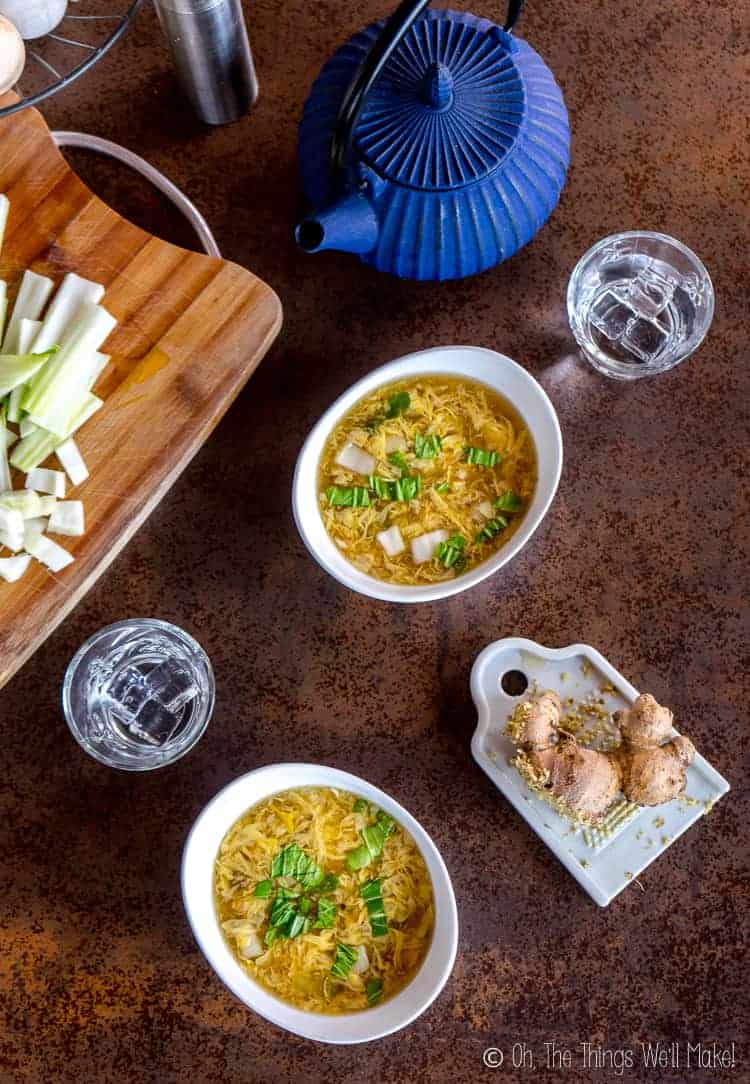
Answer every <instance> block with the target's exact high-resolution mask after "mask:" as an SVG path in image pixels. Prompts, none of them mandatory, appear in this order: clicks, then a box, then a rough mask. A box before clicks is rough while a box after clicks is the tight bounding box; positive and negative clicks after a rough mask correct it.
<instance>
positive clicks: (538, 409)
mask: <svg viewBox="0 0 750 1084" xmlns="http://www.w3.org/2000/svg"><path fill="white" fill-rule="evenodd" d="M428 373H429V374H441V375H446V376H459V377H460V376H465V377H468V378H469V379H471V380H477V381H479V382H480V383H482V384H487V385H488V386H489V387H490V388H493V389H494V390H495V391H497V392H499V393H500V394H501V395H504V396H505V398H506V399H508V400H509V401H510V402H511V403H512V404H513V406H514V407H515V408H516V410H517V411H518V413H519V414H520V415H521V417H522V418H523V420H524V422H525V423H526V425H527V427H528V429H529V432H530V433H531V436H532V438H533V440H534V444H535V445H536V454H537V466H538V474H539V477H538V481H537V487H536V492H535V493H534V498H533V500H532V502H531V504H530V506H529V508H528V509H527V510H526V515H525V516H524V519H523V522H522V524H521V526H520V527H519V528H518V530H517V531H516V532H515V533H514V534H513V535H512V536H511V538H510V539H509V540H508V542H507V543H506V545H504V546H502V547H501V548H500V549H499V550H498V551H497V552H496V553H493V554H492V556H491V557H489V558H488V559H487V560H486V561H484V562H482V564H481V565H478V566H477V567H476V568H472V569H470V571H468V572H465V573H464V574H463V575H461V576H457V577H456V578H455V579H454V580H448V581H445V582H443V583H437V584H430V585H427V586H425V587H410V586H404V585H401V584H395V583H385V582H384V581H383V580H377V579H375V577H374V576H368V575H366V573H364V572H360V571H359V569H357V568H355V567H354V565H352V564H350V563H349V561H347V560H346V558H345V557H344V556H343V554H342V553H341V551H340V550H339V549H338V547H337V546H336V545H335V543H334V542H333V541H332V540H331V538H330V537H329V535H328V533H327V531H326V529H325V527H324V526H323V520H322V518H321V515H320V506H319V503H318V477H317V475H318V463H319V462H320V457H321V454H322V452H323V447H324V445H325V442H326V440H327V438H328V436H329V434H330V433H331V431H332V430H333V429H334V428H335V426H336V425H337V423H338V421H339V420H340V418H341V417H342V416H343V415H344V414H346V413H347V411H349V410H350V409H351V408H352V407H353V406H354V404H355V403H357V402H358V401H359V400H360V399H362V398H364V396H366V395H369V393H370V392H372V391H374V390H375V389H376V388H379V387H381V386H383V385H386V384H392V383H394V382H395V381H397V380H404V379H408V377H410V376H417V375H424V374H428ZM561 470H562V435H561V433H560V424H559V422H558V420H557V415H556V414H555V408H554V407H553V406H552V403H551V402H550V401H549V399H548V397H547V394H546V392H545V391H544V389H543V388H542V387H541V385H540V384H538V383H537V381H536V380H534V378H533V376H530V375H529V373H527V372H526V370H525V369H523V368H521V366H520V365H517V364H516V362H515V361H511V359H510V358H508V357H506V356H505V355H504V354H497V353H495V351H494V350H485V349H483V348H482V347H479V346H439V347H435V348H434V349H431V350H422V351H420V352H419V353H417V354H408V355H407V356H406V357H403V358H399V359H398V360H397V361H391V362H389V363H388V364H387V365H382V366H381V367H380V368H379V369H375V370H373V372H371V373H368V375H367V376H365V377H363V378H362V380H359V381H357V383H356V384H353V385H352V387H351V388H349V390H348V391H346V392H344V394H343V395H341V396H340V397H339V398H338V399H337V400H336V402H335V403H334V404H333V406H331V407H329V409H328V410H327V411H326V412H325V414H324V415H323V417H322V418H321V419H320V421H319V422H318V423H317V425H316V426H315V427H314V428H313V430H312V431H311V433H310V435H309V436H308V438H307V440H306V441H305V443H304V445H303V446H302V450H301V452H300V454H299V457H298V459H297V467H296V470H295V472H294V482H293V485H292V506H293V510H294V519H295V522H296V524H297V528H298V530H299V533H300V534H301V536H302V540H303V542H304V543H305V545H306V546H307V548H308V550H309V551H310V553H311V554H312V555H313V557H314V558H315V560H316V561H317V562H318V563H319V564H320V565H322V567H323V568H324V569H325V570H326V571H327V572H330V574H331V575H332V576H334V577H335V578H336V579H337V580H338V581H339V582H340V583H343V584H345V585H346V586H347V587H351V589H352V590H353V591H359V592H360V594H363V595H369V596H370V597H371V598H379V599H384V600H385V601H387V602H433V601H434V600H435V599H439V598H447V597H448V596H449V595H457V594H459V592H461V591H466V590H467V589H468V588H469V587H473V586H474V585H475V584H477V583H480V582H481V581H482V580H484V579H486V578H487V577H488V576H491V575H492V573H493V572H497V570H498V569H499V568H502V567H503V565H505V564H507V563H508V561H510V559H511V558H512V557H515V555H516V554H517V553H518V551H519V550H520V549H522V548H523V547H524V546H525V545H526V543H527V542H528V541H529V539H530V538H531V536H532V535H533V533H534V531H535V530H536V529H537V527H538V526H539V524H540V523H541V522H542V520H543V519H544V516H545V515H546V513H547V509H548V508H549V506H550V504H551V503H552V499H553V497H554V496H555V492H556V490H557V484H558V482H559V481H560V471H561Z"/></svg>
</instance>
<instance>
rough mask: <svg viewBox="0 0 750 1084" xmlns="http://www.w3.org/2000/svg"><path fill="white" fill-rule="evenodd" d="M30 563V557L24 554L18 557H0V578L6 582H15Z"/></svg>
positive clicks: (24, 572)
mask: <svg viewBox="0 0 750 1084" xmlns="http://www.w3.org/2000/svg"><path fill="white" fill-rule="evenodd" d="M30 564H31V558H30V557H29V556H27V555H26V554H22V555H21V556H20V557H0V579H2V580H5V582H6V583H15V582H16V580H20V579H21V576H24V575H25V574H26V570H27V569H28V567H29V565H30Z"/></svg>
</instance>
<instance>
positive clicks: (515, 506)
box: [495, 489, 523, 512]
mask: <svg viewBox="0 0 750 1084" xmlns="http://www.w3.org/2000/svg"><path fill="white" fill-rule="evenodd" d="M522 505H523V501H522V500H521V498H520V497H519V496H518V494H517V493H514V492H513V490H512V489H506V490H505V493H501V494H500V496H499V497H498V498H497V500H496V501H495V508H499V509H500V511H501V512H517V511H518V510H519V508H521V506H522Z"/></svg>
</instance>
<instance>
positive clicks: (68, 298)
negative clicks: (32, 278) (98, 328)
mask: <svg viewBox="0 0 750 1084" xmlns="http://www.w3.org/2000/svg"><path fill="white" fill-rule="evenodd" d="M103 297H104V287H103V286H101V285H100V284H99V283H98V282H90V281H89V280H88V279H84V278H81V276H80V275H76V274H75V273H74V272H72V271H70V272H69V273H68V274H67V275H66V276H65V278H64V279H63V280H62V282H61V284H60V286H59V288H58V290H57V292H56V293H55V296H54V297H53V298H52V301H51V302H50V306H49V308H48V309H47V312H46V314H45V317H44V320H43V321H42V324H41V328H40V329H39V332H38V335H37V339H36V342H35V343H34V349H35V350H36V352H37V353H39V351H40V350H47V349H48V348H49V347H50V346H54V345H55V344H56V343H57V344H58V345H60V346H65V344H66V342H67V339H68V336H69V334H70V333H71V332H72V330H73V326H74V324H75V321H76V318H77V317H78V314H79V312H80V310H81V307H82V306H83V304H84V302H86V303H88V304H90V305H97V304H98V303H99V302H100V301H101V299H102V298H103Z"/></svg>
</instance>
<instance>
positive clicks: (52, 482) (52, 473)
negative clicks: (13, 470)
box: [26, 467, 65, 497]
mask: <svg viewBox="0 0 750 1084" xmlns="http://www.w3.org/2000/svg"><path fill="white" fill-rule="evenodd" d="M26 488H27V489H34V490H36V491H37V492H38V493H50V494H51V495H52V496H53V497H64V496H65V475H64V474H63V472H62V471H61V470H44V469H42V468H41V467H37V468H36V469H35V470H31V471H29V473H28V474H27V475H26Z"/></svg>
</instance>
